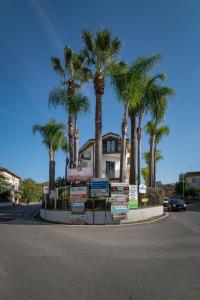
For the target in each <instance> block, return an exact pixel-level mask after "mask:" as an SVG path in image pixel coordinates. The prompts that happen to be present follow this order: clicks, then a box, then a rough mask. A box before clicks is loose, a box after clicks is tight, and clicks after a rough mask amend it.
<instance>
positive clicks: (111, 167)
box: [106, 161, 115, 178]
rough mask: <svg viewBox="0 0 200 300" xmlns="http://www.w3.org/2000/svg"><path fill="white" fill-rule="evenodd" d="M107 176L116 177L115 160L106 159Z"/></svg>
mask: <svg viewBox="0 0 200 300" xmlns="http://www.w3.org/2000/svg"><path fill="white" fill-rule="evenodd" d="M106 176H107V177H108V178H115V162H113V161H106Z"/></svg>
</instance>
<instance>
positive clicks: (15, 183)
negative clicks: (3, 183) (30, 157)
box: [0, 167, 21, 191]
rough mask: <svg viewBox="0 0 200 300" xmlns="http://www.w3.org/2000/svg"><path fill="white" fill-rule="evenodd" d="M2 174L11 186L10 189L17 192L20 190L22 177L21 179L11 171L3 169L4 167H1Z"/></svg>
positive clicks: (0, 172)
mask: <svg viewBox="0 0 200 300" xmlns="http://www.w3.org/2000/svg"><path fill="white" fill-rule="evenodd" d="M0 174H2V175H3V176H5V178H6V180H7V182H8V184H9V185H10V187H11V188H12V189H13V190H15V191H18V190H19V184H20V180H21V177H19V176H18V175H16V174H15V173H13V172H11V171H10V170H8V169H6V168H3V167H0Z"/></svg>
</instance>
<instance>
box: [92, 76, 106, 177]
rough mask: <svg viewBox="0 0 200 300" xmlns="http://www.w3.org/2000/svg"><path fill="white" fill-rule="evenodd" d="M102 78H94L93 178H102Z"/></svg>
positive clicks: (103, 84)
mask: <svg viewBox="0 0 200 300" xmlns="http://www.w3.org/2000/svg"><path fill="white" fill-rule="evenodd" d="M104 86H105V83H104V76H103V74H101V73H99V72H97V73H96V74H95V77H94V90H95V95H96V112H95V177H96V178H101V177H102V96H103V93H104Z"/></svg>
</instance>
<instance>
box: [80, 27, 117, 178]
mask: <svg viewBox="0 0 200 300" xmlns="http://www.w3.org/2000/svg"><path fill="white" fill-rule="evenodd" d="M82 40H83V44H84V47H83V50H82V54H83V56H84V57H85V62H86V65H87V66H91V68H92V70H91V72H92V78H93V84H94V91H95V96H96V110H95V177H97V178H101V177H102V97H103V94H104V90H105V76H106V75H107V70H108V67H109V66H110V64H111V63H112V61H113V59H114V58H115V56H116V54H118V52H119V50H120V47H121V41H120V40H119V39H118V38H114V39H113V38H112V36H111V33H110V31H108V30H106V29H104V30H98V31H97V32H96V34H95V35H93V34H92V33H91V32H90V31H86V30H83V31H82Z"/></svg>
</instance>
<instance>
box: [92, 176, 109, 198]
mask: <svg viewBox="0 0 200 300" xmlns="http://www.w3.org/2000/svg"><path fill="white" fill-rule="evenodd" d="M90 196H91V197H109V182H108V180H105V179H98V178H97V179H96V178H94V179H93V181H92V182H91V184H90Z"/></svg>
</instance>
